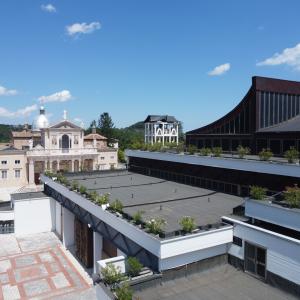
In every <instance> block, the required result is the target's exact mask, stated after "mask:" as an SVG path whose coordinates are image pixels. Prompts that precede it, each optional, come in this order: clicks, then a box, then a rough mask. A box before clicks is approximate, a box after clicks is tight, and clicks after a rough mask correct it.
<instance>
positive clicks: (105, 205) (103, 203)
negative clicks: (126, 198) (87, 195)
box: [96, 193, 110, 210]
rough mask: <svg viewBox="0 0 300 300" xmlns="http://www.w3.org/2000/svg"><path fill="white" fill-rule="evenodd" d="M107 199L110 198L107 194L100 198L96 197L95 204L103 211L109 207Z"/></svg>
mask: <svg viewBox="0 0 300 300" xmlns="http://www.w3.org/2000/svg"><path fill="white" fill-rule="evenodd" d="M109 197H110V194H109V193H106V194H104V195H100V196H98V197H97V200H96V203H97V204H98V205H101V208H102V209H103V210H105V209H107V208H108V207H109Z"/></svg>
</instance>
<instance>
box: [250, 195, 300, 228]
mask: <svg viewBox="0 0 300 300" xmlns="http://www.w3.org/2000/svg"><path fill="white" fill-rule="evenodd" d="M245 215H246V216H249V217H252V218H255V219H259V220H262V221H266V222H269V223H272V224H277V225H280V226H283V227H287V228H290V229H293V230H297V231H300V209H296V208H292V209H291V208H287V207H281V206H279V205H275V204H271V203H268V202H266V201H259V200H251V199H248V200H247V201H246V202H245Z"/></svg>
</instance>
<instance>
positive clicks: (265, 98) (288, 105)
mask: <svg viewBox="0 0 300 300" xmlns="http://www.w3.org/2000/svg"><path fill="white" fill-rule="evenodd" d="M299 114H300V96H299V95H288V94H280V93H274V92H263V91H262V92H259V128H265V127H269V126H272V125H276V124H278V123H281V122H284V121H286V120H289V119H291V118H294V117H295V116H297V115H299Z"/></svg>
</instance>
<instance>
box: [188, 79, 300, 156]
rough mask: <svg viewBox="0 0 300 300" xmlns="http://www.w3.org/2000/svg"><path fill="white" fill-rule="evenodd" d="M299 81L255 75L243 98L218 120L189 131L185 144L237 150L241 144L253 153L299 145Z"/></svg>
mask: <svg viewBox="0 0 300 300" xmlns="http://www.w3.org/2000/svg"><path fill="white" fill-rule="evenodd" d="M299 139H300V82H296V81H289V80H282V79H274V78H266V77H259V76H254V77H252V85H251V87H250V89H249V90H248V92H247V93H246V95H245V97H244V98H243V99H242V100H241V102H240V103H239V104H238V105H237V106H236V107H235V108H234V109H233V110H232V111H230V112H229V113H228V114H226V115H225V116H223V117H222V118H220V119H219V120H217V121H215V122H213V123H211V124H208V125H206V126H203V127H201V128H198V129H195V130H191V131H189V132H187V133H186V144H187V145H195V146H197V147H198V148H202V147H222V149H223V151H236V149H237V147H238V146H239V145H242V146H246V147H249V148H250V149H251V151H252V153H253V154H256V153H258V152H260V151H261V150H262V149H263V148H270V149H271V151H272V152H273V153H274V154H276V155H282V154H283V153H284V152H285V151H286V150H288V149H290V147H295V148H298V149H299V148H300V141H299Z"/></svg>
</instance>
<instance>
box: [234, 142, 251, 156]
mask: <svg viewBox="0 0 300 300" xmlns="http://www.w3.org/2000/svg"><path fill="white" fill-rule="evenodd" d="M236 150H237V152H238V156H239V158H244V157H245V155H248V154H249V153H250V149H249V148H248V147H243V146H242V145H239V146H238V147H237V148H236Z"/></svg>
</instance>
